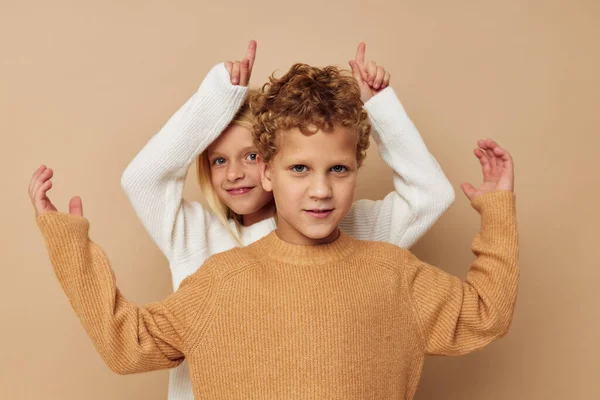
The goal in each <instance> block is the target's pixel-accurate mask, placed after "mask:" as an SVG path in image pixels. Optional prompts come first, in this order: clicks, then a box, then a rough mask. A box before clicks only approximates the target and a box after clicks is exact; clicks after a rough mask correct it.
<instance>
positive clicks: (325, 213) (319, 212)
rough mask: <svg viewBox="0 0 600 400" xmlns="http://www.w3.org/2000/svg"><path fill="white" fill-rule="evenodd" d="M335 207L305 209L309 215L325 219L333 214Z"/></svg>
mask: <svg viewBox="0 0 600 400" xmlns="http://www.w3.org/2000/svg"><path fill="white" fill-rule="evenodd" d="M333 210H334V209H333V208H323V209H313V210H304V212H306V213H307V214H308V215H310V216H311V217H313V218H317V219H324V218H327V217H329V216H330V215H331V213H332V212H333Z"/></svg>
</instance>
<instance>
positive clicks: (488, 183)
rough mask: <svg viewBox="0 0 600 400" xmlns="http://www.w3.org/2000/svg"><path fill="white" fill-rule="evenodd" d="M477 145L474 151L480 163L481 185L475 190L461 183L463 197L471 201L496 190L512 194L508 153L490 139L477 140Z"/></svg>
mask: <svg viewBox="0 0 600 400" xmlns="http://www.w3.org/2000/svg"><path fill="white" fill-rule="evenodd" d="M477 145H478V146H479V147H478V148H476V149H475V156H476V157H477V158H478V159H479V162H480V163H481V171H482V172H483V184H482V185H481V186H479V188H477V189H475V188H474V187H473V186H472V185H471V184H469V183H463V184H462V185H460V187H461V189H462V190H463V192H464V193H465V195H466V196H467V197H468V198H469V200H471V201H473V200H474V199H476V198H477V197H479V196H483V195H484V194H487V193H490V192H494V191H497V190H504V191H509V192H512V191H513V189H514V180H515V177H514V168H513V159H512V156H511V155H510V153H509V152H508V151H506V150H504V149H503V148H502V147H500V145H499V144H497V143H496V142H494V141H493V140H492V139H486V140H479V141H478V142H477Z"/></svg>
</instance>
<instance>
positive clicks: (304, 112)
mask: <svg viewBox="0 0 600 400" xmlns="http://www.w3.org/2000/svg"><path fill="white" fill-rule="evenodd" d="M362 106H363V103H362V100H361V98H360V88H359V87H358V83H357V82H356V80H355V79H354V78H353V77H352V76H351V75H350V73H349V72H348V71H344V70H340V69H339V68H337V67H333V66H328V67H325V68H317V67H311V66H310V65H306V64H294V65H293V66H292V67H291V68H290V70H289V71H288V72H287V73H286V74H285V75H283V76H282V77H281V78H275V76H274V74H273V75H271V77H270V78H269V82H268V83H266V84H265V85H264V86H263V87H262V89H261V91H260V92H259V93H257V94H256V95H255V96H254V98H253V99H252V101H251V103H250V108H251V110H252V112H253V113H254V129H253V138H254V145H255V146H256V147H257V150H258V153H259V154H260V156H261V157H262V159H263V160H264V161H265V162H267V163H268V162H270V161H271V160H272V159H273V157H274V156H275V154H276V153H277V133H278V132H280V131H282V130H288V129H293V128H299V129H300V130H301V131H302V132H303V133H305V134H306V133H308V134H310V133H315V132H316V131H317V130H323V131H325V132H328V131H331V130H332V129H333V128H334V126H335V125H338V126H340V125H341V126H343V127H346V128H349V129H350V130H351V131H353V132H354V133H356V135H357V146H356V161H357V162H358V166H359V167H360V166H361V165H362V162H363V160H364V158H365V156H366V150H367V148H368V147H369V135H370V133H371V123H370V122H369V117H368V115H367V112H366V111H365V110H364V109H363V107H362Z"/></svg>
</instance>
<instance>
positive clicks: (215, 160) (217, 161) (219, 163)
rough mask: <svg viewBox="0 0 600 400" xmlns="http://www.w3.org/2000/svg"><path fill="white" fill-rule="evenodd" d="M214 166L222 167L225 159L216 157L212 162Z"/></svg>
mask: <svg viewBox="0 0 600 400" xmlns="http://www.w3.org/2000/svg"><path fill="white" fill-rule="evenodd" d="M212 163H213V164H214V165H223V164H225V159H224V158H223V157H217V158H215V159H214V160H213V162H212Z"/></svg>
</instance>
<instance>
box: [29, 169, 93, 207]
mask: <svg viewBox="0 0 600 400" xmlns="http://www.w3.org/2000/svg"><path fill="white" fill-rule="evenodd" d="M53 175H54V172H53V171H52V169H51V168H46V166H45V165H42V166H41V167H39V168H38V169H37V170H36V171H35V172H34V173H33V176H32V177H31V180H30V181H29V198H30V200H31V204H32V205H33V208H34V210H35V216H36V217H39V216H40V215H42V214H45V213H47V212H50V211H57V209H56V207H55V206H54V204H52V201H50V198H48V191H49V190H50V189H52V176H53ZM69 213H70V214H73V215H77V216H79V217H83V205H82V203H81V198H79V197H77V196H76V197H73V198H72V199H71V201H70V202H69Z"/></svg>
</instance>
